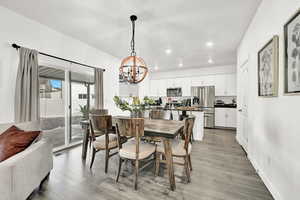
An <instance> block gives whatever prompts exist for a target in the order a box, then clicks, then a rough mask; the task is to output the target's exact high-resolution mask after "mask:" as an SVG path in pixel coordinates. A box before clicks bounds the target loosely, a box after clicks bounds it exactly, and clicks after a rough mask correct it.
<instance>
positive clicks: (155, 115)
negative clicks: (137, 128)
mask: <svg viewBox="0 0 300 200" xmlns="http://www.w3.org/2000/svg"><path fill="white" fill-rule="evenodd" d="M149 117H150V119H164V118H165V111H164V110H158V109H156V110H155V109H154V110H150V113H149Z"/></svg>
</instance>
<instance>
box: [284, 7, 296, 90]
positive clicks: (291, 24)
mask: <svg viewBox="0 0 300 200" xmlns="http://www.w3.org/2000/svg"><path fill="white" fill-rule="evenodd" d="M284 43H285V47H284V55H285V66H284V78H285V79H284V92H285V94H300V10H298V12H297V13H296V14H295V15H293V16H292V18H291V19H290V20H289V21H288V22H287V23H286V24H285V26H284Z"/></svg>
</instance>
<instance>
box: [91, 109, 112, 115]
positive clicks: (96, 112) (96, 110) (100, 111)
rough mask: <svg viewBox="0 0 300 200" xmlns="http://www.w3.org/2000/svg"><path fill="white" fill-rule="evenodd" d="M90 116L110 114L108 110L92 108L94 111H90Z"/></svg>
mask: <svg viewBox="0 0 300 200" xmlns="http://www.w3.org/2000/svg"><path fill="white" fill-rule="evenodd" d="M90 114H91V115H107V114H108V110H107V109H96V108H92V109H90Z"/></svg>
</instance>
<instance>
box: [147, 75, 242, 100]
mask: <svg viewBox="0 0 300 200" xmlns="http://www.w3.org/2000/svg"><path fill="white" fill-rule="evenodd" d="M149 83H150V84H149V90H150V96H166V95H167V88H176V87H180V88H181V89H182V96H190V95H191V87H192V86H215V92H216V96H236V74H216V75H205V76H197V77H184V78H168V79H159V80H150V82H149Z"/></svg>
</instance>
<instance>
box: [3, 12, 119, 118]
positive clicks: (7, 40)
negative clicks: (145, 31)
mask: <svg viewBox="0 0 300 200" xmlns="http://www.w3.org/2000/svg"><path fill="white" fill-rule="evenodd" d="M0 24H1V31H0V96H1V98H0V111H1V114H0V123H5V122H11V121H13V119H14V106H13V104H14V90H15V82H16V80H15V79H16V73H17V65H18V54H17V51H16V50H15V49H13V48H11V46H10V45H11V44H12V43H14V42H15V43H17V44H20V45H23V46H26V47H30V48H35V49H37V50H39V51H42V52H45V53H49V54H53V55H56V56H60V57H63V58H67V59H71V60H76V61H78V62H82V63H87V64H90V65H95V66H99V67H102V68H105V69H106V72H105V75H104V98H105V99H104V100H105V107H106V108H108V109H109V110H110V112H111V113H114V111H115V109H116V108H115V106H114V104H113V101H112V98H113V96H114V95H115V94H118V89H119V88H118V85H119V83H118V65H119V62H120V60H119V59H117V58H115V57H113V56H111V55H109V54H106V53H104V52H102V51H100V50H98V49H96V48H93V47H91V46H89V45H87V44H85V43H83V42H81V41H79V40H76V39H74V38H71V37H69V36H66V35H64V34H62V33H59V32H57V31H55V30H53V29H50V28H48V27H46V26H44V25H41V24H39V23H37V22H35V21H32V20H30V19H28V18H25V17H23V16H21V15H18V14H16V13H14V12H12V11H10V10H8V9H6V8H4V7H0Z"/></svg>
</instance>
